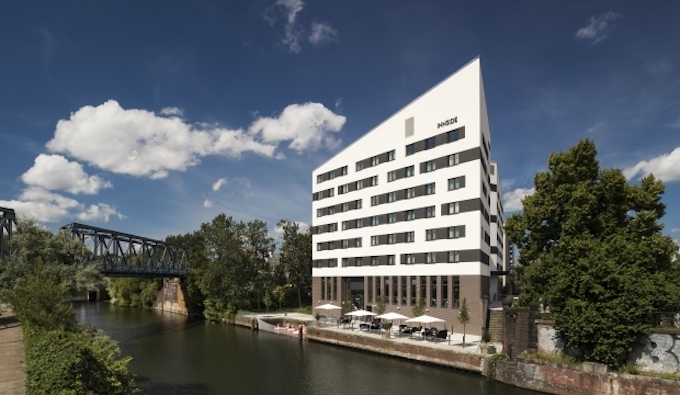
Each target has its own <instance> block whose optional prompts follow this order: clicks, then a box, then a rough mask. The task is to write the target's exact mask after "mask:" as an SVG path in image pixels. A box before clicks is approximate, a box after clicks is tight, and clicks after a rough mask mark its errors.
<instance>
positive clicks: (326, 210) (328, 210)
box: [316, 199, 361, 217]
mask: <svg viewBox="0 0 680 395" xmlns="http://www.w3.org/2000/svg"><path fill="white" fill-rule="evenodd" d="M338 207H339V208H338ZM359 209H361V199H359V200H353V201H351V202H345V203H342V204H340V205H337V206H336V205H333V206H328V207H322V208H318V209H316V216H317V217H323V216H326V215H333V214H335V213H336V211H338V212H341V213H344V212H347V211H349V210H359Z"/></svg>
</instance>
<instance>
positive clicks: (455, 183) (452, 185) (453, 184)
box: [449, 177, 462, 191]
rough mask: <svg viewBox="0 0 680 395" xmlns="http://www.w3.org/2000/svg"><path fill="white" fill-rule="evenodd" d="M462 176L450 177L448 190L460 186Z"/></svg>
mask: <svg viewBox="0 0 680 395" xmlns="http://www.w3.org/2000/svg"><path fill="white" fill-rule="evenodd" d="M461 178H462V177H456V178H450V179H449V191H453V190H454V189H458V188H460V182H461Z"/></svg>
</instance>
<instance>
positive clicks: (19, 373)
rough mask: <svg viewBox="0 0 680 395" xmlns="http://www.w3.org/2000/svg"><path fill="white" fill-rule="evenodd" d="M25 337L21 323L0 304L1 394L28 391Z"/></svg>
mask: <svg viewBox="0 0 680 395" xmlns="http://www.w3.org/2000/svg"><path fill="white" fill-rule="evenodd" d="M25 360H26V359H25V351H24V338H23V334H22V333H21V324H20V323H19V321H18V320H17V319H16V317H14V314H13V313H12V311H11V310H9V309H8V308H7V307H6V306H5V305H0V395H24V394H25V393H26V384H25V382H26V370H25Z"/></svg>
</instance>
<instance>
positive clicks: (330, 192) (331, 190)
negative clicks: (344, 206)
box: [328, 188, 335, 197]
mask: <svg viewBox="0 0 680 395" xmlns="http://www.w3.org/2000/svg"><path fill="white" fill-rule="evenodd" d="M333 196H335V189H333V188H331V189H329V190H328V197H333Z"/></svg>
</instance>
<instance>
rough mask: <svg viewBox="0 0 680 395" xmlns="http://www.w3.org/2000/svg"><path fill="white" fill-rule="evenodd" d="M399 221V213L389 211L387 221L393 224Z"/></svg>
mask: <svg viewBox="0 0 680 395" xmlns="http://www.w3.org/2000/svg"><path fill="white" fill-rule="evenodd" d="M395 222H397V214H395V213H389V214H387V223H390V224H393V223H395Z"/></svg>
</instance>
